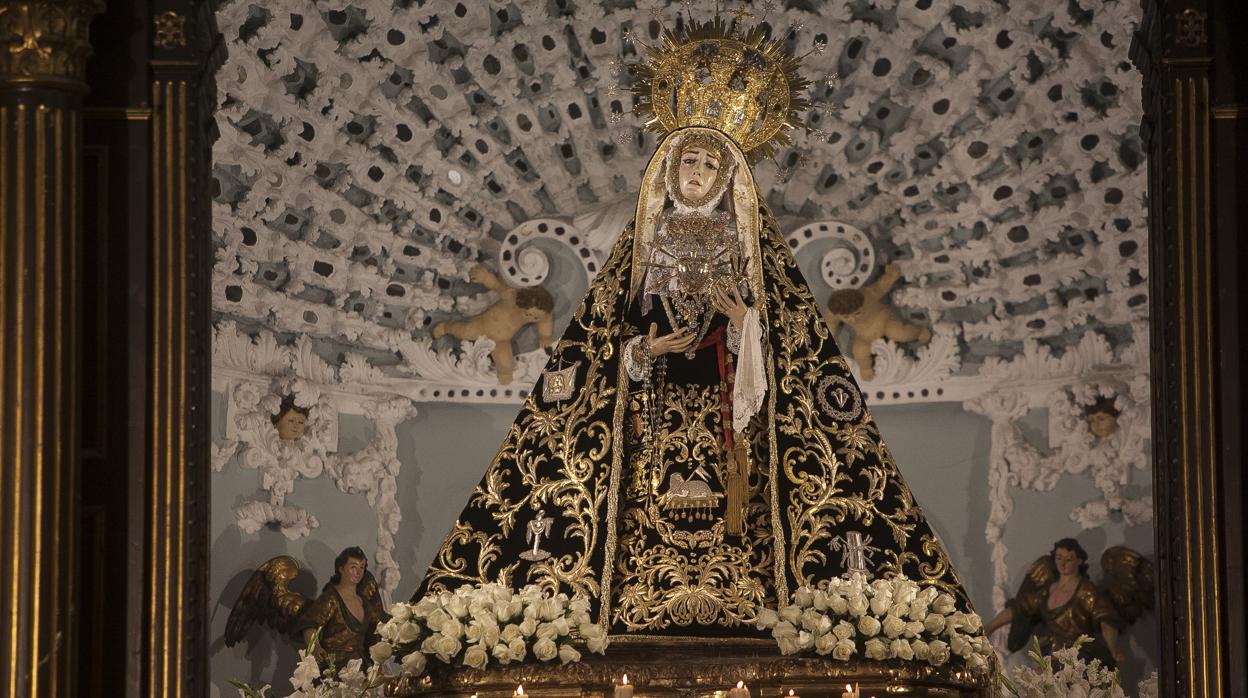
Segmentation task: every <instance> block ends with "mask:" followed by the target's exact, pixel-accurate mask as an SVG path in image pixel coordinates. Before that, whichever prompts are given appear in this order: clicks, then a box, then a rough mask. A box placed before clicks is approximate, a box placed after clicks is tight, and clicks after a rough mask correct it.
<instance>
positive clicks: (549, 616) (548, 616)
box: [540, 599, 563, 623]
mask: <svg viewBox="0 0 1248 698" xmlns="http://www.w3.org/2000/svg"><path fill="white" fill-rule="evenodd" d="M540 611H541V614H540V616H541V619H542V620H544V621H546V622H548V623H549V622H550V621H552V620H554V619H556V618H558V617H559V616H562V615H563V603H561V602H560V601H559V600H557V599H543V600H542V603H541V607H540Z"/></svg>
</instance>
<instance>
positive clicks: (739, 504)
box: [724, 434, 750, 536]
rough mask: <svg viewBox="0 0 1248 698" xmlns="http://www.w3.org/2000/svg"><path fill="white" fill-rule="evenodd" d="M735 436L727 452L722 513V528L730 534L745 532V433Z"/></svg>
mask: <svg viewBox="0 0 1248 698" xmlns="http://www.w3.org/2000/svg"><path fill="white" fill-rule="evenodd" d="M736 436H737V438H736V443H735V444H733V447H732V451H730V452H729V453H728V511H727V512H725V514H724V528H725V530H726V531H727V533H728V535H730V536H739V535H742V534H743V533H745V488H746V482H747V481H748V479H749V473H750V454H749V451H748V450H747V449H746V440H745V435H744V434H737V435H736Z"/></svg>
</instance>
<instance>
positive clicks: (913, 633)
mask: <svg viewBox="0 0 1248 698" xmlns="http://www.w3.org/2000/svg"><path fill="white" fill-rule="evenodd" d="M922 633H923V623H922V622H921V621H917V620H912V621H910V622H909V623H906V637H918V636H919V635H920V634H922Z"/></svg>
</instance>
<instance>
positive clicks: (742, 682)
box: [737, 681, 745, 688]
mask: <svg viewBox="0 0 1248 698" xmlns="http://www.w3.org/2000/svg"><path fill="white" fill-rule="evenodd" d="M737 688H745V682H744V681H738V682H737Z"/></svg>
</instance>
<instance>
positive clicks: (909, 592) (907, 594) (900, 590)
mask: <svg viewBox="0 0 1248 698" xmlns="http://www.w3.org/2000/svg"><path fill="white" fill-rule="evenodd" d="M918 595H919V588H918V587H917V586H915V584H914V582H911V581H909V580H906V583H904V584H898V585H896V586H894V587H893V603H894V604H898V603H904V604H909V603H910V602H911V601H914V599H915V597H916V596H918Z"/></svg>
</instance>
